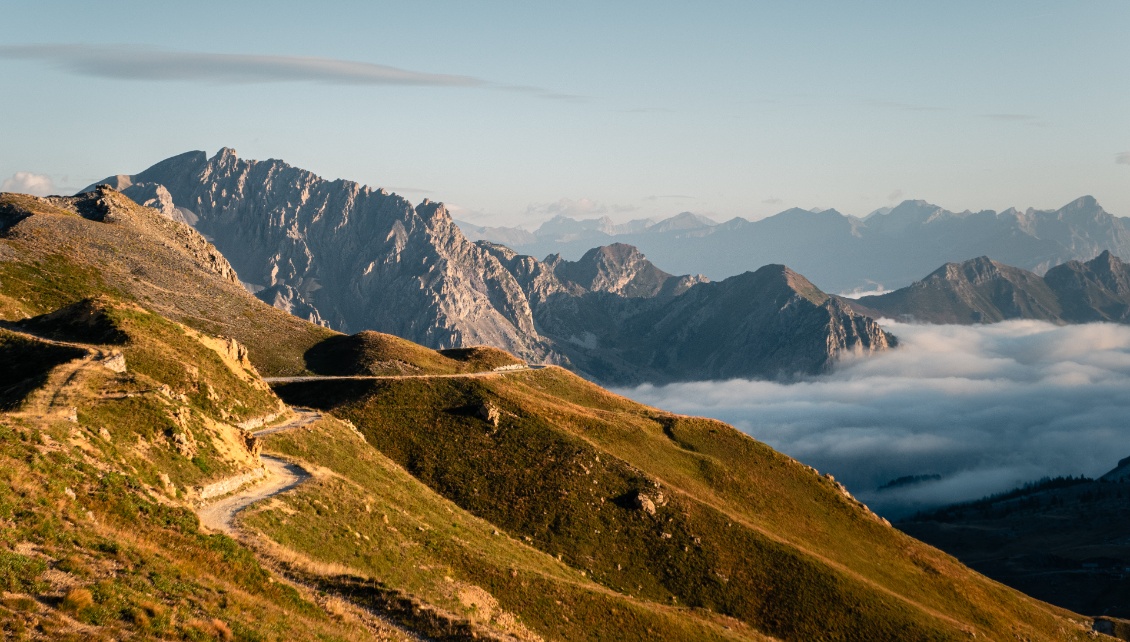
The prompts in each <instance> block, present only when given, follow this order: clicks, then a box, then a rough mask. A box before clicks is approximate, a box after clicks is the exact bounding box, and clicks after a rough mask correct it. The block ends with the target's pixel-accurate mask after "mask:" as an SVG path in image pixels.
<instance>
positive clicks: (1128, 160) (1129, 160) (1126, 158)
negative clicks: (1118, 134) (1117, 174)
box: [1114, 152, 1130, 165]
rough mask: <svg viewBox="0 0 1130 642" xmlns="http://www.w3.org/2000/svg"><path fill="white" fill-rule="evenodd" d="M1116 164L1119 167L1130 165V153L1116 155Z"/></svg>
mask: <svg viewBox="0 0 1130 642" xmlns="http://www.w3.org/2000/svg"><path fill="white" fill-rule="evenodd" d="M1114 162H1115V163H1118V164H1119V165H1130V152H1119V153H1117V154H1115V155H1114Z"/></svg>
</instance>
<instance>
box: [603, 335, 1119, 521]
mask: <svg viewBox="0 0 1130 642" xmlns="http://www.w3.org/2000/svg"><path fill="white" fill-rule="evenodd" d="M882 324H883V327H884V328H885V329H887V330H888V331H890V332H892V333H894V334H895V335H896V336H898V338H899V339H900V341H901V344H900V346H899V348H897V349H895V350H892V351H889V352H887V353H883V354H880V355H877V356H872V357H863V358H857V357H853V358H848V359H844V360H842V361H841V362H840V363H839V364H838V365H837V366H836V368H835V369H834V370H833V371H832V372H831V373H830V374H828V375H825V376H823V377H815V378H811V379H807V380H804V381H801V382H799V383H790V384H783V383H775V382H769V381H748V380H731V381H709V382H693V383H681V384H670V385H666V386H652V385H643V386H640V387H637V388H632V389H627V390H619V391H618V392H620V393H622V394H624V395H626V396H628V397H631V398H633V399H636V400H638V401H640V402H643V403H646V404H650V405H653V406H657V407H660V408H663V409H666V410H670V411H673V412H678V413H683V414H690V415H701V416H707V417H715V418H717V419H721V420H723V421H726V422H728V423H731V424H733V425H734V426H736V427H738V428H739V429H741V430H743V431H745V432H746V433H748V434H749V435H751V436H753V437H754V438H756V439H758V440H760V441H763V442H765V443H767V444H769V445H770V446H772V447H774V448H776V449H777V450H780V451H781V452H784V453H786V454H788V455H790V456H792V457H794V458H796V459H798V460H800V461H802V462H804V463H807V464H810V465H812V466H814V467H816V468H817V469H818V470H820V472H821V473H825V472H828V473H832V474H833V475H834V476H835V477H836V478H837V479H838V480H840V481H842V482H843V483H844V484H845V485H846V486H847V487H848V489H849V490H850V491H851V492H852V493H853V494H855V495H856V497H858V498H859V499H860V500H862V501H864V502H865V503H867V504H868V505H869V506H871V507H872V508H873V509H874V510H876V511H877V512H879V513H880V514H883V515H886V516H888V517H891V518H898V517H901V516H905V515H907V514H910V513H913V512H914V511H916V510H920V509H923V508H930V507H935V506H939V505H942V504H948V503H952V502H957V501H966V500H971V499H977V498H980V497H982V496H985V495H987V494H990V493H995V492H999V491H1004V490H1008V489H1010V488H1013V487H1015V486H1017V485H1019V484H1022V483H1024V482H1028V481H1035V480H1038V479H1039V478H1041V477H1044V476H1052V477H1054V476H1057V475H1079V474H1084V475H1087V476H1089V477H1097V476H1099V475H1101V474H1103V473H1104V472H1106V471H1108V470H1110V469H1111V468H1113V467H1114V466H1115V465H1116V464H1117V463H1118V460H1119V459H1122V458H1123V457H1127V456H1130V439H1128V437H1130V327H1126V326H1120V325H1112V324H1087V325H1075V326H1063V327H1061V326H1055V325H1052V324H1049V323H1045V322H1039V321H1009V322H1005V323H998V324H993V325H984V326H956V325H932V326H931V325H909V324H903V323H895V322H891V321H887V320H884V321H883V322H882ZM910 475H937V476H940V478H939V479H930V480H927V481H922V482H918V483H912V484H905V485H901V486H896V487H892V488H888V489H884V490H879V487H880V486H881V485H883V484H885V483H887V482H890V481H891V480H894V479H897V478H900V477H904V476H910Z"/></svg>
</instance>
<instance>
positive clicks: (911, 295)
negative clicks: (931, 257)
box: [844, 251, 1130, 324]
mask: <svg viewBox="0 0 1130 642" xmlns="http://www.w3.org/2000/svg"><path fill="white" fill-rule="evenodd" d="M844 301H845V303H847V304H848V305H850V306H851V307H852V308H853V309H854V310H855V311H856V312H858V313H859V314H866V315H872V316H875V317H888V318H894V319H902V320H908V321H918V322H927V323H963V324H969V323H993V322H996V321H1004V320H1007V319H1039V320H1042V321H1051V322H1053V323H1088V322H1092V321H1108V322H1114V323H1128V322H1130V265H1127V264H1125V263H1123V262H1122V260H1121V259H1119V258H1118V257H1117V256H1114V255H1113V254H1111V253H1110V252H1109V251H1104V252H1103V253H1102V254H1100V255H1099V256H1097V257H1095V258H1094V259H1092V260H1090V261H1087V262H1081V261H1068V262H1066V263H1063V264H1061V265H1057V266H1055V267H1053V268H1051V269H1050V270H1048V271H1047V273H1046V274H1044V276H1042V277H1041V276H1039V275H1037V274H1036V273H1034V272H1029V271H1027V270H1022V269H1020V268H1016V267H1011V266H1008V265H1004V264H1003V263H998V262H997V261H993V260H991V259H989V258H988V257H985V256H982V257H979V258H976V259H972V260H969V261H965V262H962V263H947V264H945V265H943V266H942V267H940V268H938V269H937V270H935V271H934V272H932V273H931V274H930V275H929V276H927V277H926V278H924V279H922V280H921V281H917V282H915V283H914V284H912V285H910V286H908V287H905V288H902V289H899V290H895V291H894V292H888V293H886V294H882V295H877V296H865V297H861V298H859V299H857V300H849V299H845V300H844Z"/></svg>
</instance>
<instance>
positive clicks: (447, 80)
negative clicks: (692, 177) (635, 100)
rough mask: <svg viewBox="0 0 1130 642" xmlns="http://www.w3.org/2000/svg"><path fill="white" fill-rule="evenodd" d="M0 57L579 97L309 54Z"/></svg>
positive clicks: (243, 77) (113, 68)
mask: <svg viewBox="0 0 1130 642" xmlns="http://www.w3.org/2000/svg"><path fill="white" fill-rule="evenodd" d="M0 58H7V59H10V60H32V61H37V62H43V63H48V64H50V65H53V66H55V67H56V68H58V69H60V70H62V71H65V72H68V73H71V74H76V75H80V76H91V77H95V78H108V79H113V80H133V81H187V82H212V83H220V84H234V85H243V84H258V83H277V82H314V83H322V84H332V85H356V86H364V85H371V86H400V87H462V88H477V89H496V90H502V91H512V92H518V93H525V94H530V95H534V96H538V97H541V98H553V99H564V100H579V99H580V97H578V96H570V95H567V94H559V93H555V92H551V91H548V90H545V89H542V88H539V87H530V86H524V85H507V84H502V83H496V82H491V81H488V80H484V79H482V78H476V77H474V76H463V75H456V74H436V73H429V72H423V71H412V70H409V69H401V68H399V67H391V66H388V65H379V64H375V63H369V62H359V61H353V60H338V59H334V58H317V57H308V56H274V55H256V54H230V53H207V52H195V51H173V50H168V49H160V48H157V47H143V46H136V45H64V44H33V45H3V46H0Z"/></svg>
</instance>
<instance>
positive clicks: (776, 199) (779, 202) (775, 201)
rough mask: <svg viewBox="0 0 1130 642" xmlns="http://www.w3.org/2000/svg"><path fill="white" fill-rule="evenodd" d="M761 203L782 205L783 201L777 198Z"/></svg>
mask: <svg viewBox="0 0 1130 642" xmlns="http://www.w3.org/2000/svg"><path fill="white" fill-rule="evenodd" d="M761 202H762V203H764V204H766V205H780V204H781V203H784V201H782V200H781V199H779V198H767V199H764V200H762V201H761Z"/></svg>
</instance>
